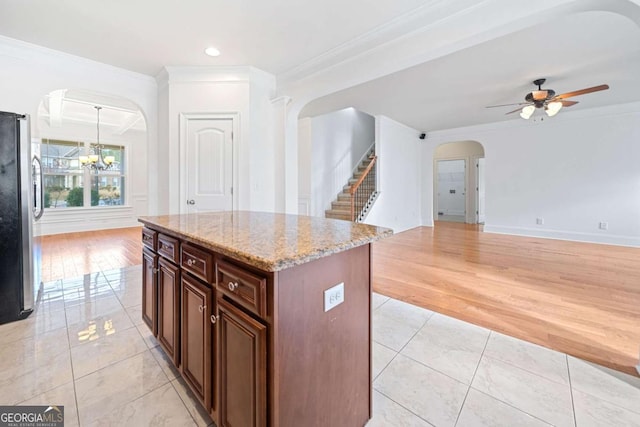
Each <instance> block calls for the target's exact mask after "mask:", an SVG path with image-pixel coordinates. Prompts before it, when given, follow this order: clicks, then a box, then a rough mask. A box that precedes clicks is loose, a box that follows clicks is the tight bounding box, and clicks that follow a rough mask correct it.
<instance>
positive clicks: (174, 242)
mask: <svg viewBox="0 0 640 427" xmlns="http://www.w3.org/2000/svg"><path fill="white" fill-rule="evenodd" d="M179 250H180V244H179V243H178V239H174V238H173V237H169V236H166V235H164V234H158V253H159V254H160V255H162V256H163V257H165V258H167V259H168V260H170V261H173V262H174V263H176V264H177V263H178V252H179Z"/></svg>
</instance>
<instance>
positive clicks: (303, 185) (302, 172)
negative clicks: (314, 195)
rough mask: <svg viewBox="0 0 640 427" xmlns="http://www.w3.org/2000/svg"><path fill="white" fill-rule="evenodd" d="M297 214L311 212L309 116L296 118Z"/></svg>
mask: <svg viewBox="0 0 640 427" xmlns="http://www.w3.org/2000/svg"><path fill="white" fill-rule="evenodd" d="M298 214H300V215H310V214H311V118H309V117H305V118H303V119H300V120H298Z"/></svg>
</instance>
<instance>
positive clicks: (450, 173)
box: [433, 141, 485, 224]
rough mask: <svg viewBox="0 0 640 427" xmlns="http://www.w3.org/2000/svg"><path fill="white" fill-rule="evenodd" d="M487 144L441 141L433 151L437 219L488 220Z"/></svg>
mask: <svg viewBox="0 0 640 427" xmlns="http://www.w3.org/2000/svg"><path fill="white" fill-rule="evenodd" d="M484 166H485V163H484V147H483V146H482V144H480V143H479V142H476V141H455V142H448V143H444V144H441V145H439V146H437V147H436V149H435V151H434V154H433V171H434V176H433V183H434V189H433V210H434V212H433V218H434V221H445V222H461V223H467V224H478V223H484V193H485V191H484Z"/></svg>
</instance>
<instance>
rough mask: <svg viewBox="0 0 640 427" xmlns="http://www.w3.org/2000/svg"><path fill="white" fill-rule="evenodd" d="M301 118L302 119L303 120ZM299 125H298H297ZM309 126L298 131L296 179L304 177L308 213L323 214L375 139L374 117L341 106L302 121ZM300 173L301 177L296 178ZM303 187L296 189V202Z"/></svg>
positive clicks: (302, 195)
mask: <svg viewBox="0 0 640 427" xmlns="http://www.w3.org/2000/svg"><path fill="white" fill-rule="evenodd" d="M303 120H304V119H303ZM298 126H299V127H300V124H299V125H298ZM302 126H303V127H304V126H308V127H309V128H310V129H309V130H305V129H303V130H302V131H299V134H298V137H299V138H300V137H302V138H303V140H302V146H303V147H306V149H308V148H309V147H308V145H309V141H307V140H305V138H308V136H309V135H310V139H311V141H310V150H307V151H304V150H301V148H300V140H299V141H298V143H299V145H298V158H299V162H300V163H299V167H298V177H299V178H298V180H299V182H301V183H302V184H303V185H305V180H307V179H308V181H309V183H308V185H309V190H308V195H306V196H307V197H308V198H309V214H310V215H312V216H319V217H324V211H325V210H327V209H331V202H332V201H334V200H335V199H336V197H337V195H338V193H340V192H341V191H342V188H343V187H344V186H345V184H347V182H348V181H349V178H351V177H352V176H353V170H354V169H355V168H356V166H357V165H358V163H359V162H360V160H361V159H362V158H363V156H364V155H365V154H366V153H367V150H368V149H369V148H370V147H371V146H372V145H373V142H374V139H375V119H374V118H373V116H370V115H369V114H366V113H363V112H361V111H358V110H356V109H354V108H345V109H343V110H340V111H335V112H333V113H329V114H324V115H322V116H317V117H313V118H311V120H310V123H308V122H303V125H302ZM301 175H304V176H305V177H303V178H300V176H301ZM305 190H306V189H301V188H299V189H298V191H299V199H300V201H299V203H300V204H302V203H303V202H302V199H303V198H304V196H305V194H303V192H305Z"/></svg>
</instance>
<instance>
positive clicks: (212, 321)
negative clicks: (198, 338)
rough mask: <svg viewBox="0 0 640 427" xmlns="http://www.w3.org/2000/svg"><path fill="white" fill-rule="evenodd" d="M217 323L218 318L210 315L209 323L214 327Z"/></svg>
mask: <svg viewBox="0 0 640 427" xmlns="http://www.w3.org/2000/svg"><path fill="white" fill-rule="evenodd" d="M217 321H218V316H216V315H215V314H212V315H211V323H212V324H214V325H215V324H216V322H217Z"/></svg>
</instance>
